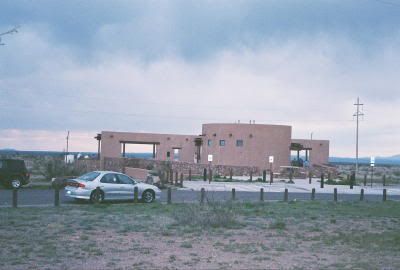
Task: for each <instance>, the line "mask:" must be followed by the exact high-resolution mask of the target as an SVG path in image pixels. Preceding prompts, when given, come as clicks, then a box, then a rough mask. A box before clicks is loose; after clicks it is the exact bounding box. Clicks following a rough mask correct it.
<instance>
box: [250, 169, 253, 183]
mask: <svg viewBox="0 0 400 270" xmlns="http://www.w3.org/2000/svg"><path fill="white" fill-rule="evenodd" d="M250 182H253V170H251V171H250Z"/></svg>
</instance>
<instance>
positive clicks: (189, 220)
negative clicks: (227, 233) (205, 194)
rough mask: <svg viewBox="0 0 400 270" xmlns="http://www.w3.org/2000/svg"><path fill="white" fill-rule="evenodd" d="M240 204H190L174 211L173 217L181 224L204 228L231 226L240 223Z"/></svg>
mask: <svg viewBox="0 0 400 270" xmlns="http://www.w3.org/2000/svg"><path fill="white" fill-rule="evenodd" d="M237 211H238V206H237V205H235V204H234V203H232V202H209V203H207V204H206V205H204V206H198V205H193V204H189V205H187V206H185V207H184V208H182V209H179V211H175V212H173V218H174V219H175V221H176V222H177V223H178V224H180V225H190V226H199V227H203V228H207V227H212V228H218V227H223V228H231V227H235V225H238V221H237V214H236V213H237Z"/></svg>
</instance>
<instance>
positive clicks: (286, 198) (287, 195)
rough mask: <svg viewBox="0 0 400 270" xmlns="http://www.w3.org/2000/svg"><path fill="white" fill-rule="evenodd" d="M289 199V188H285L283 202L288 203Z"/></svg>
mask: <svg viewBox="0 0 400 270" xmlns="http://www.w3.org/2000/svg"><path fill="white" fill-rule="evenodd" d="M288 199H289V191H288V189H287V188H285V195H284V197H283V201H285V202H287V201H288Z"/></svg>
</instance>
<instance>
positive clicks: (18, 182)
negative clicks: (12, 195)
mask: <svg viewBox="0 0 400 270" xmlns="http://www.w3.org/2000/svg"><path fill="white" fill-rule="evenodd" d="M21 185H22V183H21V180H19V179H18V178H16V179H12V180H11V182H10V186H11V187H12V188H20V187H21Z"/></svg>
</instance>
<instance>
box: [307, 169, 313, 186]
mask: <svg viewBox="0 0 400 270" xmlns="http://www.w3.org/2000/svg"><path fill="white" fill-rule="evenodd" d="M311 180H312V172H311V171H309V172H308V183H309V184H311Z"/></svg>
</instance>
